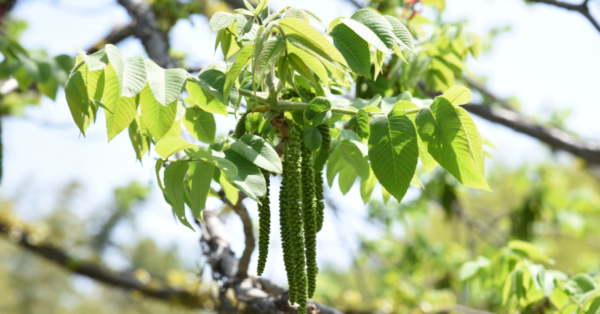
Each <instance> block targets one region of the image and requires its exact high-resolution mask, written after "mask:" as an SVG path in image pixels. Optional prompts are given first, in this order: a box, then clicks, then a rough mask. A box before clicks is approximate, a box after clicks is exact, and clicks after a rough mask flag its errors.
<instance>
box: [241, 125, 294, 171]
mask: <svg viewBox="0 0 600 314" xmlns="http://www.w3.org/2000/svg"><path fill="white" fill-rule="evenodd" d="M230 147H231V149H232V150H234V151H235V152H236V153H238V154H239V155H240V156H242V157H244V158H246V159H247V160H248V161H250V162H251V163H253V164H255V165H257V166H259V167H261V168H263V169H265V170H267V171H269V172H274V173H281V171H282V169H283V168H282V165H281V159H279V155H278V154H277V152H276V151H275V149H273V147H271V145H269V144H268V143H267V142H266V141H265V140H264V139H263V138H261V137H260V136H256V135H254V134H246V135H244V136H242V138H241V139H240V140H239V141H235V142H234V143H232V144H231V146H230Z"/></svg>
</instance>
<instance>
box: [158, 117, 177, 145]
mask: <svg viewBox="0 0 600 314" xmlns="http://www.w3.org/2000/svg"><path fill="white" fill-rule="evenodd" d="M175 119H177V116H175ZM168 137H181V119H179V120H175V122H173V126H172V127H171V129H169V131H168V132H167V133H166V134H165V135H163V136H162V137H161V138H160V139H161V140H162V139H163V138H168Z"/></svg>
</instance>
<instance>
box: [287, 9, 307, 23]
mask: <svg viewBox="0 0 600 314" xmlns="http://www.w3.org/2000/svg"><path fill="white" fill-rule="evenodd" d="M284 17H293V18H296V19H299V20H301V21H304V22H307V23H308V22H309V21H308V16H307V15H306V12H304V11H302V10H300V9H297V8H289V9H287V10H286V11H285V15H284Z"/></svg>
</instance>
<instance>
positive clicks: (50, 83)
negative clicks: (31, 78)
mask: <svg viewBox="0 0 600 314" xmlns="http://www.w3.org/2000/svg"><path fill="white" fill-rule="evenodd" d="M58 85H59V83H58V81H57V80H56V79H55V78H50V79H49V80H46V81H45V82H44V83H36V87H37V89H38V91H40V93H42V94H44V95H46V96H47V97H48V98H50V99H52V100H56V92H58Z"/></svg>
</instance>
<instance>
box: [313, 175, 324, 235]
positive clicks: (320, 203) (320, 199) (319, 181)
mask: <svg viewBox="0 0 600 314" xmlns="http://www.w3.org/2000/svg"><path fill="white" fill-rule="evenodd" d="M315 199H316V206H317V208H316V211H317V217H316V223H317V232H319V231H321V229H323V221H324V220H325V203H324V200H325V195H323V170H321V171H319V172H317V173H316V174H315Z"/></svg>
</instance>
